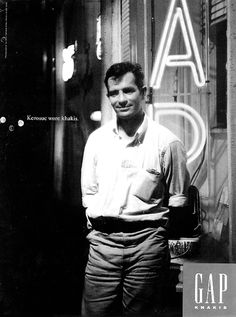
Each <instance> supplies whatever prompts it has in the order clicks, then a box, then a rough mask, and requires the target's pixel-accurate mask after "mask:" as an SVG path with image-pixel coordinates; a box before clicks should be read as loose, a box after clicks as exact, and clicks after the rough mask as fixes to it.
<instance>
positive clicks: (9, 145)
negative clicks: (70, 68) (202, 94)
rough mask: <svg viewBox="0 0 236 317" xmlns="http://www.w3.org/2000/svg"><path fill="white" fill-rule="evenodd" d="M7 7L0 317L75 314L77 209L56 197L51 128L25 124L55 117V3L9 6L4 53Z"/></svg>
mask: <svg viewBox="0 0 236 317" xmlns="http://www.w3.org/2000/svg"><path fill="white" fill-rule="evenodd" d="M5 4H6V1H1V2H0V9H1V17H0V24H1V42H0V43H1V44H0V117H5V118H6V122H5V123H0V316H31V317H33V316H50V315H52V314H56V313H78V312H79V310H80V297H81V291H82V284H83V269H84V263H85V259H86V244H85V238H84V236H85V232H84V217H83V215H84V213H83V208H82V207H79V208H78V206H77V207H74V206H72V205H71V204H70V203H68V202H64V201H63V200H60V199H58V198H56V197H55V194H54V189H53V188H54V184H53V182H54V175H53V164H54V163H53V146H54V141H53V131H54V126H53V124H52V123H50V122H41V121H29V120H27V115H32V116H50V115H54V112H55V103H56V101H55V91H54V87H55V74H54V72H53V70H54V68H55V67H54V66H55V65H54V62H55V59H54V58H55V57H54V55H55V28H56V14H57V10H58V9H59V6H60V1H38V0H35V1H8V2H7V4H8V16H7V22H8V28H7V52H6V42H5V37H4V35H5V34H4V26H5V22H6V21H5V19H4V13H5V11H4V10H5ZM6 53H7V55H6ZM45 56H46V57H47V58H44V57H45ZM18 120H23V121H24V125H23V126H22V127H20V126H19V125H18Z"/></svg>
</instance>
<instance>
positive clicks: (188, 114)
mask: <svg viewBox="0 0 236 317" xmlns="http://www.w3.org/2000/svg"><path fill="white" fill-rule="evenodd" d="M153 106H154V110H155V112H154V119H155V120H156V121H159V117H160V116H163V115H180V116H183V117H184V118H186V119H187V120H188V121H189V122H190V124H191V126H192V129H193V143H192V145H191V148H190V149H189V150H188V152H187V157H188V164H190V163H191V162H193V161H194V160H195V159H196V158H197V157H198V156H199V154H200V153H201V152H202V150H203V148H204V145H205V142H206V128H205V124H204V122H203V119H202V117H201V116H200V115H199V113H198V112H197V111H196V110H194V109H193V108H192V107H190V106H189V105H186V104H184V103H181V102H170V103H168V102H166V103H154V105H153Z"/></svg>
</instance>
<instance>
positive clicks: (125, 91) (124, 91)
mask: <svg viewBox="0 0 236 317" xmlns="http://www.w3.org/2000/svg"><path fill="white" fill-rule="evenodd" d="M134 92H135V90H134V89H133V88H126V89H124V90H123V93H124V94H132V93H134Z"/></svg>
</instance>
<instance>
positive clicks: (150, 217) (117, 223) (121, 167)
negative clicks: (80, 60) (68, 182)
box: [82, 62, 189, 316]
mask: <svg viewBox="0 0 236 317" xmlns="http://www.w3.org/2000/svg"><path fill="white" fill-rule="evenodd" d="M143 79H144V75H143V72H142V69H141V67H140V65H139V64H132V63H130V62H124V63H118V64H114V65H112V66H111V67H110V68H109V69H108V71H107V73H106V77H105V81H104V82H105V85H106V88H107V96H108V98H109V100H110V103H111V106H112V107H113V109H114V111H115V113H116V119H115V120H113V121H111V122H109V123H107V124H106V125H104V126H102V127H101V128H99V129H97V130H95V131H94V132H93V133H92V134H91V135H90V137H89V139H88V141H87V144H86V147H85V151H84V158H83V165H82V196H83V204H84V207H85V208H86V216H87V219H88V227H89V228H90V229H91V231H90V233H89V234H88V236H87V238H88V240H89V243H90V248H89V256H88V262H87V266H86V271H85V285H84V293H83V300H82V315H83V316H114V315H117V316H120V315H121V313H122V314H123V313H124V314H127V315H129V314H135V315H136V314H138V316H141V314H143V315H142V316H149V314H151V313H153V312H154V311H155V309H156V304H157V301H158V295H159V294H160V290H161V288H162V286H163V277H164V272H165V270H166V268H167V267H168V265H169V248H168V218H169V208H168V207H164V204H163V202H164V198H165V199H166V197H167V200H168V206H174V207H180V206H184V205H186V204H187V190H188V186H189V174H188V171H187V168H186V154H185V150H184V147H183V145H182V143H181V142H180V140H179V139H178V138H177V137H176V136H175V135H174V134H173V133H171V132H170V131H169V130H168V129H166V128H165V127H163V126H161V125H159V124H157V123H156V122H154V121H152V120H151V119H150V118H148V117H147V115H146V114H145V113H144V110H143V103H144V95H145V87H144V86H143ZM180 210H181V208H180Z"/></svg>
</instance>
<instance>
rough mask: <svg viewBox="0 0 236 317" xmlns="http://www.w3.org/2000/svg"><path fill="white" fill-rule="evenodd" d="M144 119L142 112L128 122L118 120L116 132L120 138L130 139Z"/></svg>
mask: <svg viewBox="0 0 236 317" xmlns="http://www.w3.org/2000/svg"><path fill="white" fill-rule="evenodd" d="M143 119H144V112H142V113H140V114H139V115H137V116H135V117H134V118H130V119H128V120H120V119H118V130H119V133H120V134H121V136H122V137H124V138H132V137H133V136H134V135H135V133H136V132H137V130H138V128H139V127H140V125H141V124H142V122H143Z"/></svg>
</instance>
